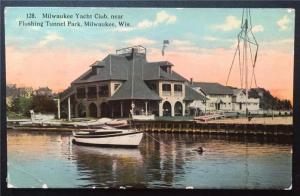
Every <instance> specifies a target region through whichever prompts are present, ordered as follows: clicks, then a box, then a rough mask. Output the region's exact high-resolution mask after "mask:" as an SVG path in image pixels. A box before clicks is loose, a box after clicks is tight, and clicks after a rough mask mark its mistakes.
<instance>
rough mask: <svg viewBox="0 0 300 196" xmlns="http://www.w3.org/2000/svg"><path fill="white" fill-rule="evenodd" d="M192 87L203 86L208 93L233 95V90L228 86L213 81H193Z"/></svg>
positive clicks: (202, 88)
mask: <svg viewBox="0 0 300 196" xmlns="http://www.w3.org/2000/svg"><path fill="white" fill-rule="evenodd" d="M191 87H192V88H197V87H198V88H201V90H203V91H204V92H205V93H206V94H208V95H232V94H233V91H232V89H231V88H229V87H227V86H223V85H221V84H219V83H212V82H193V83H192V84H191Z"/></svg>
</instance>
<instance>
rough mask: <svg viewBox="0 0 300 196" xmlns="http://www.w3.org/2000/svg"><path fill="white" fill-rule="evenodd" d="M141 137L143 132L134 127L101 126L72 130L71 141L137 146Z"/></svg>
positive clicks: (110, 145)
mask: <svg viewBox="0 0 300 196" xmlns="http://www.w3.org/2000/svg"><path fill="white" fill-rule="evenodd" d="M142 138H143V132H142V131H137V130H136V129H116V128H114V127H110V126H103V127H101V128H100V129H97V130H93V131H79V132H75V131H73V139H72V142H73V143H74V144H78V145H88V146H102V147H124V148H134V147H138V145H139V144H140V142H141V140H142Z"/></svg>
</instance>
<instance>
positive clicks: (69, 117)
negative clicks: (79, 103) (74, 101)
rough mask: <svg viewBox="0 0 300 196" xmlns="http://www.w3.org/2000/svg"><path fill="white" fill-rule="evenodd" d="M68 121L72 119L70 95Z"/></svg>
mask: <svg viewBox="0 0 300 196" xmlns="http://www.w3.org/2000/svg"><path fill="white" fill-rule="evenodd" d="M68 121H71V98H70V97H68Z"/></svg>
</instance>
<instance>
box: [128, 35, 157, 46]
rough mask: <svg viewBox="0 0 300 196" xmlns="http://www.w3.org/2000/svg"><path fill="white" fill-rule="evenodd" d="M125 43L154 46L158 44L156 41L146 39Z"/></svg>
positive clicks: (131, 40) (137, 38)
mask: <svg viewBox="0 0 300 196" xmlns="http://www.w3.org/2000/svg"><path fill="white" fill-rule="evenodd" d="M124 42H125V43H126V44H129V45H152V44H155V43H156V41H155V40H151V39H148V38H145V37H136V38H133V39H130V40H126V41H124Z"/></svg>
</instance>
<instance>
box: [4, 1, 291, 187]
mask: <svg viewBox="0 0 300 196" xmlns="http://www.w3.org/2000/svg"><path fill="white" fill-rule="evenodd" d="M4 12H5V55H6V108H7V138H8V140H7V155H8V158H7V167H8V169H7V177H8V178H7V182H8V187H9V188H114V189H130V188H149V189H152V188H172V189H289V188H291V184H292V125H293V121H292V119H293V68H294V28H295V27H294V26H295V10H294V9H287V8H276V9H270V8H264V9H259V8H252V9H249V8H120V7H118V8H117V7H115V8H110V7H106V8H100V7H84V8H83V7H6V8H5V11H4Z"/></svg>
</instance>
